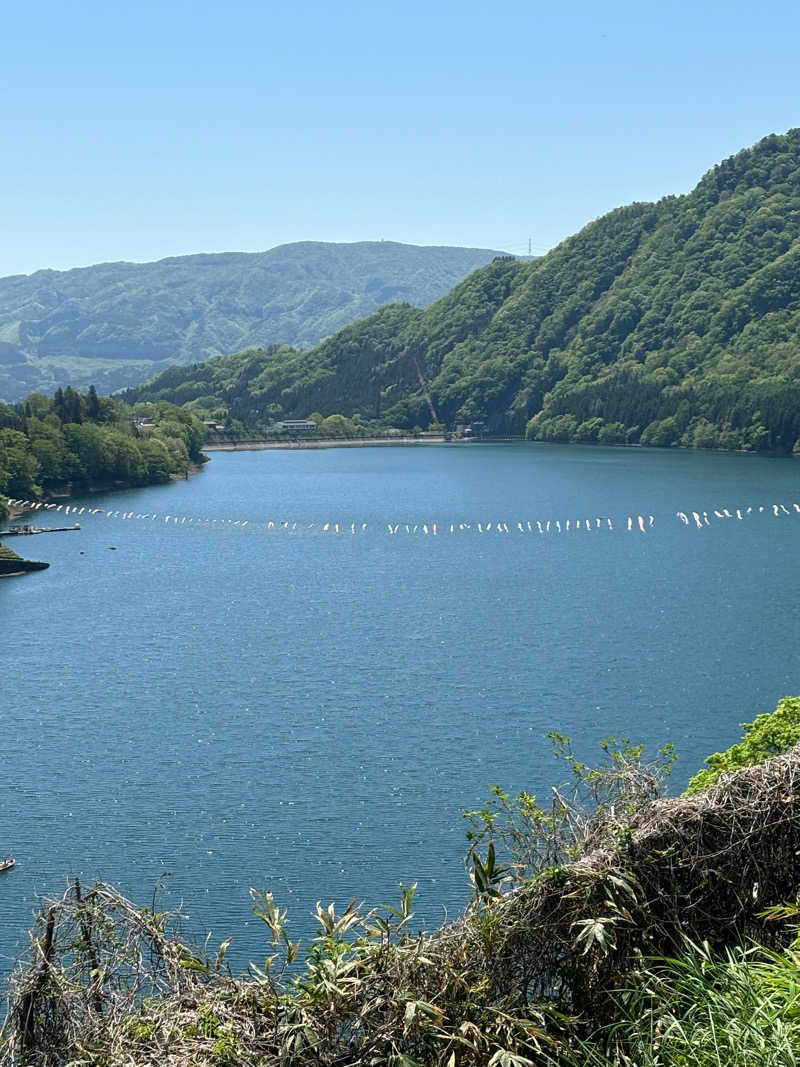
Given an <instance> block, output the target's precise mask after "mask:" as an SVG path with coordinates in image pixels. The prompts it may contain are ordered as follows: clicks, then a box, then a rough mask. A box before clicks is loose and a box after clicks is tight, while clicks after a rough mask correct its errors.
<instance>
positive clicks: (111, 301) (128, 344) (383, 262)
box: [0, 241, 497, 401]
mask: <svg viewBox="0 0 800 1067" xmlns="http://www.w3.org/2000/svg"><path fill="white" fill-rule="evenodd" d="M496 254H497V253H495V252H492V251H489V250H485V249H469V248H419V247H416V246H414V245H401V244H396V243H394V242H391V241H380V242H361V243H356V244H346V245H344V244H322V243H318V242H311V241H306V242H302V243H299V244H291V245H282V246H280V247H278V248H273V249H272V250H271V251H269V252H263V253H252V254H250V253H226V254H220V255H198V256H180V257H176V258H172V259H164V260H160V261H159V262H157V263H141V264H137V263H104V264H100V265H98V266H93V267H85V268H81V269H77V270H70V271H63V272H61V271H52V270H43V271H38V272H37V273H36V274H32V275H30V276H25V275H17V276H14V277H10V278H0V399H5V400H7V401H15V400H19V399H21V398H22V396H24V395H25V393H27V392H30V391H31V390H33V389H39V390H46V391H49V390H52V389H54V388H55V387H56V386H57V385H67V384H71V385H73V386H77V387H85V386H87V385H88V384H90V383H94V384H96V385H98V386H102V389H103V390H109V391H110V390H113V389H117V388H121V387H123V386H125V385H131V384H134V383H136V382H141V381H143V380H144V379H145V378H147V377H149V376H151V375H152V374H153V373H154V372H155V371H158V370H159V369H162V368H163V367H164V366H166V365H170V364H173V363H190V362H193V361H197V360H202V359H207V358H209V357H213V356H216V355H220V354H222V353H227V352H235V351H237V350H239V349H242V348H245V347H247V346H251V345H265V344H272V343H285V344H292V345H300V346H310V345H313V344H316V343H317V342H318V341H320V340H321V339H322V338H323V337H326V336H328V335H329V334H332V333H334V332H335V331H336V330H338V329H340V328H341V327H343V326H345V325H346V324H347V323H349V322H352V321H353V320H354V319H357V318H360V317H362V316H364V315H367V314H369V313H370V312H371V311H374V310H375V308H377V307H379V306H380V305H381V304H385V303H388V302H390V301H398V300H400V301H408V302H409V303H412V304H416V305H420V306H425V305H426V304H430V303H431V302H432V301H434V300H436V299H438V298H439V297H441V296H442V295H443V294H445V293H446V292H447V291H448V290H449V289H450V288H451V287H452V286H453V285H455V283H456V282H458V281H459V280H460V279H461V278H463V277H464V276H465V275H467V274H469V273H470V271H472V270H474V269H475V268H476V267H479V266H482V265H483V264H485V263H488V262H489V261H490V260H491V259H492V257H493V256H495V255H496Z"/></svg>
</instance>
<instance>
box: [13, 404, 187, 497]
mask: <svg viewBox="0 0 800 1067" xmlns="http://www.w3.org/2000/svg"><path fill="white" fill-rule="evenodd" d="M204 437H205V428H204V427H203V425H202V423H201V422H200V421H199V420H198V419H197V418H196V417H195V416H194V415H192V414H191V413H190V412H188V411H185V410H184V409H182V408H179V407H176V406H175V405H174V404H166V403H159V404H149V405H148V404H144V405H139V406H138V407H137V408H136V409H135V410H133V409H131V408H129V407H128V406H127V405H125V404H123V403H122V402H121V401H119V400H116V399H114V398H112V397H100V396H98V395H97V392H96V390H95V388H94V386H90V387H89V390H88V392H87V393H86V394H81V393H78V392H77V391H76V390H75V389H72V388H71V387H69V386H68V387H67V388H66V389H59V390H57V392H56V394H55V396H54V397H52V398H49V397H46V396H42V395H41V394H39V393H33V394H32V395H31V396H29V397H28V398H27V400H25V401H24V402H22V403H19V404H15V405H13V406H10V405H8V404H2V403H0V518H5V517H6V515H7V514H8V508H7V498H8V497H11V498H18V499H31V500H32V499H36V498H39V497H43V496H45V497H47V496H53V495H57V494H66V493H77V492H82V491H86V490H91V489H106V488H107V489H114V488H125V487H128V486H136V485H151V484H154V483H157V482H166V481H169V479H170V477H171V476H172V475H175V474H186V473H187V472H188V471H189V469H190V467H191V465H192V464H196V463H198V462H201V461H202V459H203V457H202V454H201V452H200V449H201V446H202V443H203V439H204Z"/></svg>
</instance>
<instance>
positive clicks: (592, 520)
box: [9, 499, 800, 537]
mask: <svg viewBox="0 0 800 1067" xmlns="http://www.w3.org/2000/svg"><path fill="white" fill-rule="evenodd" d="M9 503H10V504H11V505H12V506H13V507H16V508H21V509H23V510H24V511H42V512H44V511H56V512H61V513H62V514H64V515H69V516H71V517H72V518H75V517H77V516H79V515H80V516H87V517H88V516H92V517H103V518H105V519H118V520H122V521H126V522H130V521H133V522H151V523H152V522H157V523H160V524H161V525H169V526H176V525H177V526H184V525H186V526H194V527H198V528H205V529H217V530H219V529H248V530H260V531H265V532H267V533H270V534H278V533H293V534H299V533H305V534H308V533H314V534H326V535H329V534H333V535H337V534H338V535H345V534H348V535H351V536H352V535H356V534H363V533H367V532H381V533H385V534H387V535H389V536H392V537H396V536H401V537H405V536H418V535H421V536H423V537H427V536H431V537H439V536H448V537H449V536H451V535H455V534H525V535H529V534H535V535H537V536H542V537H545V536H552V535H554V534H555V535H558V534H567V533H582V534H586V533H597V532H606V533H607V532H614V531H624V532H628V533H639V534H646V533H648V532H649V531H650V530H652V529H653V527H654V526H655V524H656V519H655V516H654V515H646V516H645V515H627V516H625V517H624V518H623V519H621V520H620V521H618V522H615V520H613V519H612V518H610V517H609V516H607V515H595V516H589V517H586V516H584V517H582V518H572V519H534V520H529V519H527V520H525V521H519V520H517V521H512V522H505V521H495V520H490V521H488V522H417V523H408V522H385V523H377V522H372V523H366V522H353V521H349V522H348V521H344V522H336V521H328V522H297V521H295V522H292V521H290V520H287V519H280V520H278V519H268V520H266V521H264V520H258V521H254V520H252V519H226V518H198V517H195V516H188V515H172V514H169V515H167V514H163V513H158V512H141V511H124V510H122V509H120V508H117V509H111V508H90V507H86V506H85V505H84V506H83V507H74V506H72V505H70V504H54V503H45V502H44V501H41V500H16V499H12V500H9ZM761 515H766V516H768V517H772V518H784V517H787V516H789V517H797V516H800V504H795V503H791V504H789V505H786V504H758V505H750V506H748V507H738V508H732V509H731V508H727V507H726V508H709V509H707V510H703V511H692V510H687V511H676V512H675V513H674V515H673V516H672V517H671V518H672V519H676V520H677V521H678V522H679V523H681V524H682V525H683V526H686V527H689V528H691V529H698V530H703V529H705V528H706V527H709V526H712V525H714V524H715V523H719V522H728V521H733V522H743V521H744V520H745V519H749V518H751V517H757V516H761Z"/></svg>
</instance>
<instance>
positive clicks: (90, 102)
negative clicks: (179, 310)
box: [0, 0, 800, 275]
mask: <svg viewBox="0 0 800 1067" xmlns="http://www.w3.org/2000/svg"><path fill="white" fill-rule="evenodd" d="M0 25H2V30H1V31H0V32H1V33H2V39H3V47H2V62H1V63H0V90H1V91H2V105H0V144H2V155H1V156H0V228H1V229H0V275H6V274H15V273H28V272H30V271H33V270H36V269H38V268H40V267H55V268H59V269H63V268H67V267H72V266H82V265H86V264H89V263H97V262H102V261H105V260H120V259H126V260H140V261H143V260H150V259H158V258H161V257H163V256H168V255H179V254H184V253H190V252H201V251H206V252H210V251H233V250H236V251H240V250H241V251H248V250H249V251H256V250H264V249H267V248H271V247H273V246H274V245H277V244H283V243H285V242H289V241H300V240H322V241H359V240H378V239H380V238H385V239H387V240H394V241H403V242H408V243H412V244H451V245H469V246H479V247H487V248H500V249H504V250H508V251H511V252H517V253H522V252H525V251H527V244H528V239H529V238H530V239H531V241H532V247H533V250H534V252H543V251H546V250H547V249H548V248H550V247H552V246H553V245H554V244H556V243H557V242H558V241H559V240H561V239H562V238H564V237H566V236H568V235H569V234H570V233H573V232H575V231H576V230H578V229H580V227H581V226H583V225H584V224H585V223H586V222H589V221H590V220H591V219H593V218H596V217H597V216H598V215H601V214H603V213H604V212H606V211H608V210H610V209H611V208H613V207H617V206H619V205H620V204H625V203H629V202H630V201H632V200H652V199H657V198H658V197H660V196H662V195H664V194H667V193H681V192H686V191H688V190H689V189H690V188H692V186H693V185H694V184H695V183H696V182H697V180H698V179H699V178H700V176H701V175H702V174H703V173H704V172H705V171H706V170H707V169H708V168H709V167H711V166H713V164H714V163H716V162H718V161H720V160H721V159H723V158H725V157H726V156H729V155H731V154H733V153H734V152H736V151H738V150H739V149H740V148H743V147H745V146H747V145H750V144H752V143H754V142H755V141H757V140H758V139H760V138H761V137H763V136H765V135H766V134H768V133H782V132H785V131H786V130H787V129H789V128H790V127H792V126H799V125H800V57H799V56H798V42H799V41H800V5H798V4H797V2H796V0H794V2H792V0H762V2H761V3H753V2H752V0H748V2H747V3H742V2H739V0H734V2H726V3H725V2H720V0H691V2H689V0H674V2H670V0H660V2H658V3H653V2H651V3H635V2H631V0H608V2H605V3H604V2H603V0H572V2H570V0H566V2H563V3H554V2H552V0H549V2H547V3H543V2H540V0H495V3H494V4H493V5H492V4H489V3H485V2H483V3H480V4H479V3H476V2H475V0H460V2H459V3H455V2H450V0H404V2H402V3H390V4H387V3H381V2H380V0H377V2H375V0H372V2H369V3H366V2H363V3H353V2H349V0H337V2H335V3H334V2H333V0H329V2H328V3H321V2H320V0H306V2H305V3H287V2H286V0H281V2H279V3H275V2H272V0H260V2H254V0H224V2H223V0H196V2H194V3H188V2H186V0H135V2H133V0H131V2H126V3H125V4H120V3H119V2H118V0H102V2H99V0H40V2H38V3H31V4H28V5H22V4H13V5H12V4H11V3H8V2H7V3H6V4H4V5H3V16H2V20H1V22H0Z"/></svg>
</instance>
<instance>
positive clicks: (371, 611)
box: [0, 443, 800, 973]
mask: <svg viewBox="0 0 800 1067" xmlns="http://www.w3.org/2000/svg"><path fill="white" fill-rule="evenodd" d="M799 475H800V465H798V463H797V462H796V461H793V460H790V459H776V458H766V457H754V456H744V455H720V454H711V453H705V454H704V453H689V452H672V451H649V450H638V449H612V448H590V447H586V448H581V447H576V446H570V447H560V446H546V445H522V444H519V445H481V444H478V443H473V444H470V445H469V446H425V447H407V448H399V447H398V448H381V449H352V450H349V449H348V450H346V449H333V450H328V451H264V452H242V453H234V454H227V453H215V454H214V456H213V459H212V461H211V462H210V463H209V464H208V465H207V467H206V469H205V470H204V472H203V473H202V474H200V475H198V476H196V477H193V478H191V479H190V480H189V481H186V482H179V483H175V484H172V485H169V486H162V487H157V488H149V489H142V490H135V491H129V492H124V493H115V494H104V495H101V496H93V497H91V498H85V499H83V500H81V501H78V502H77V503H78V504H84V505H86V506H87V507H88V506H91V507H100V508H103V509H107V510H109V509H119V510H121V511H131V510H132V511H134V512H136V513H154V512H155V513H158V515H159V516H160V517H159V519H158V520H157V521H151V520H137V519H132V520H123V519H122V518H107V517H105V516H88V515H85V516H83V517H82V518H81V524H82V529H81V530H80V532H78V533H69V534H57V535H55V534H54V535H52V536H47V537H37V538H30V539H25V541H24V542H22V545H23V551H24V552H25V553H26V554H27V555H29V556H32V557H33V558H42V559H47V560H49V561H50V563H51V567H50V569H49V570H47V571H45V572H42V573H39V574H33V575H29V576H27V577H25V578H19V579H11V580H8V581H4V582H0V620H2V645H1V646H0V648H1V651H0V664H1V665H2V679H3V682H2V707H1V708H0V726H1V728H2V753H3V774H2V777H0V856H2V855H6V854H11V853H13V854H14V855H15V856H16V858H17V861H18V865H17V868H16V869H15V870H14V871H12V872H10V873H8V874H5V875H0V904H2V906H1V907H0V973H1V972H2V971H3V970H6V969H7V968H8V966H9V962H10V959H11V958H12V957H13V956H14V955H16V954H17V953H18V951H19V950H20V948H21V947H22V945H23V943H24V936H25V931H26V930H27V928H28V926H29V925H30V918H31V914H32V910H33V908H34V907H35V904H36V900H37V897H38V896H41V895H43V894H48V893H52V892H60V891H61V890H62V889H63V888H64V887H65V885H66V882H67V880H68V878H69V877H71V876H75V875H79V876H80V877H81V878H82V879H84V880H87V881H88V880H90V879H93V878H95V877H100V878H103V879H105V880H107V881H111V882H114V883H115V884H117V885H119V886H120V887H121V888H122V889H123V890H124V891H125V892H128V893H130V894H131V895H132V896H133V897H134V898H135V899H136V900H137V901H139V902H141V903H143V904H144V903H147V902H149V901H150V899H151V897H152V893H153V887H154V885H155V884H156V883H157V882H158V881H159V879H161V878H164V879H165V883H164V884H165V885H166V887H167V889H166V896H165V897H164V898H163V899H164V902H165V903H166V904H175V903H178V902H183V904H184V907H185V909H186V911H187V913H188V915H189V916H190V918H189V919H188V920H187V924H186V925H187V926H188V928H189V930H190V931H191V932H192V933H193V934H194V935H195V936H196V937H197V938H198V939H199V940H202V939H203V937H204V936H205V934H206V932H207V931H209V930H211V931H212V932H213V933H212V938H213V940H214V941H215V942H216V941H218V940H221V939H222V938H223V937H226V936H228V935H230V934H232V935H233V936H234V942H233V946H232V948H231V953H230V958H231V959H232V961H233V963H234V965H235V966H241V967H243V966H245V965H246V964H247V962H248V960H255V961H256V962H261V961H263V956H264V953H265V951H266V945H265V940H264V938H263V935H262V932H261V928H260V924H259V922H258V921H257V920H255V919H253V917H252V916H251V914H250V910H249V907H250V904H249V897H248V888H249V887H250V886H258V887H263V888H272V889H274V891H275V894H276V897H277V899H278V901H279V903H281V904H284V905H287V906H288V907H289V909H290V917H291V919H292V921H293V928H294V931H295V932H296V933H297V934H302V935H307V934H308V933H309V932H310V931H311V928H312V926H311V922H310V919H309V914H310V912H311V910H312V909H313V906H314V903H315V901H317V900H318V899H321V900H323V901H325V902H328V901H330V900H336V901H337V902H339V903H341V904H344V903H346V902H347V901H349V899H350V898H351V897H353V896H357V897H359V898H361V899H364V900H366V901H367V902H368V903H370V904H376V903H380V902H392V903H394V902H396V901H397V899H398V895H399V890H398V884H399V883H400V882H401V881H402V882H405V883H409V882H411V881H418V882H419V891H418V897H417V902H416V903H417V909H416V912H417V917H418V920H419V924H420V925H432V924H434V923H438V922H439V921H440V920H441V918H442V917H443V916H444V915H445V913H447V914H450V915H454V914H455V913H457V912H458V911H459V910H460V908H461V907H462V906H463V904H464V903H465V901H466V897H467V880H466V877H465V874H464V870H463V864H462V855H463V852H464V847H465V841H464V826H463V820H462V818H461V815H460V812H461V810H462V809H463V808H465V807H470V806H476V805H477V804H478V803H480V801H481V800H482V799H483V797H484V796H485V794H486V791H487V788H488V785H489V783H493V782H499V783H502V784H504V785H506V786H508V787H509V788H510V789H514V790H516V789H519V788H523V787H525V788H529V789H531V790H532V791H534V792H538V793H539V794H540V795H542V796H547V795H548V793H549V786H550V784H552V783H554V782H558V781H560V780H561V779H563V772H562V771H561V770H560V769H559V768H558V767H557V766H556V765H555V764H554V762H553V760H552V758H551V757H550V755H549V743H548V742H547V740H546V738H545V734H546V732H547V731H548V730H552V729H557V730H559V731H561V732H564V733H568V734H571V735H572V736H573V738H574V739H575V741H576V748H577V750H578V752H579V754H581V755H591V753H592V748H593V746H594V745H595V742H596V741H597V740H598V739H599V738H601V737H603V736H605V735H607V734H609V733H615V734H617V735H630V736H631V737H633V738H634V739H636V740H644V741H646V742H648V743H649V744H650V745H651V746H655V747H657V746H658V745H660V744H661V743H663V742H664V741H666V740H671V741H673V742H674V743H675V745H676V747H677V749H678V751H679V753H680V755H681V757H682V759H681V763H680V764H679V767H678V770H677V771H676V774H675V779H676V781H675V785H676V787H677V788H681V787H682V786H683V785H684V784H685V781H686V779H687V778H688V776H689V774H690V773H692V772H693V771H694V770H695V769H696V768H697V766H698V765H699V764H700V763H701V762H702V760H703V758H704V757H705V756H706V755H707V754H708V753H709V752H712V751H714V750H717V749H719V748H722V747H726V746H727V745H729V744H731V743H732V742H733V741H734V740H736V739H737V738H738V736H739V729H738V724H739V723H740V722H741V721H743V720H747V719H751V718H752V717H753V716H755V715H756V714H758V713H759V712H761V711H768V710H772V708H774V706H775V704H776V703H777V701H778V700H779V699H780V698H781V697H782V696H784V695H786V694H787V693H797V692H800V674H799V672H798V667H799V666H800V663H799V662H798V660H799V656H798V649H800V642H799V641H798V637H800V627H799V626H798V615H797V581H796V579H797V548H798V543H800V541H799V537H800V514H798V513H797V512H796V511H795V510H794V509H793V507H792V503H793V502H794V501H798V502H800V478H799V477H798V476H799ZM777 502H783V503H784V504H785V505H786V506H787V508H789V510H790V514H789V515H785V514H783V513H782V512H781V514H780V517H775V516H774V515H773V513H772V507H771V505H772V504H773V503H777ZM759 505H766V506H767V508H768V510H767V511H765V512H764V513H758V511H757V510H756V512H754V513H752V514H751V515H749V516H747V517H746V519H745V520H744V521H741V522H739V521H737V520H736V519H731V520H724V521H720V520H716V519H714V520H713V521H712V525H710V526H708V527H704V528H703V529H702V530H701V529H697V528H696V527H695V525H694V523H693V522H692V524H691V525H690V526H685V525H684V524H683V523H682V522H681V521H680V520H678V519H677V518H676V514H675V513H676V511H678V510H682V511H684V512H687V514H688V513H689V512H690V511H691V510H692V509H694V510H698V511H701V512H702V511H703V510H706V511H711V510H712V509H714V508H719V509H721V508H723V507H727V508H729V509H730V510H731V511H733V509H735V508H736V507H741V508H745V507H747V506H753V507H755V508H756V509H757V508H758V506H759ZM638 514H642V515H643V516H645V517H648V516H649V515H653V516H654V520H655V522H654V525H653V526H652V527H649V528H648V529H647V532H646V533H645V534H641V533H639V532H636V531H634V532H630V533H629V532H627V530H626V528H625V527H626V521H625V520H626V518H627V516H628V515H633V516H636V515H638ZM164 515H170V516H178V517H179V518H183V517H184V516H189V517H192V518H214V517H216V518H218V519H224V518H228V519H235V520H245V519H247V520H248V525H247V526H244V527H242V526H232V525H231V524H227V523H226V524H220V523H218V524H217V525H215V526H209V525H195V524H194V523H189V522H188V520H187V522H186V523H179V524H175V523H174V522H169V523H165V522H164V521H163V516H164ZM606 516H610V517H612V519H613V521H614V530H613V531H610V530H608V527H607V524H605V523H604V524H603V527H602V528H601V529H598V528H597V527H596V524H595V525H594V526H593V528H592V530H591V531H587V530H586V529H585V528H584V523H583V520H585V519H586V518H589V517H591V518H592V519H593V520H594V519H595V517H603V518H605V517H606ZM567 518H569V519H571V521H572V528H571V530H570V532H569V533H562V534H560V535H558V534H556V533H555V532H551V534H550V535H549V536H540V535H538V533H533V534H530V533H527V532H525V533H520V532H519V531H518V530H517V528H516V523H517V522H518V521H521V522H522V523H523V526H524V527H525V524H526V523H527V522H528V521H531V522H532V523H534V529H535V521H536V520H537V519H538V520H541V521H545V520H548V519H549V520H551V521H553V522H554V520H556V519H559V520H560V521H561V522H562V523H563V522H564V521H565V520H566V519H567ZM577 518H580V519H581V520H582V523H581V529H580V530H575V529H574V521H575V519H577ZM267 520H272V521H274V522H277V523H279V522H282V521H289V522H290V523H295V522H296V523H297V527H296V529H295V530H294V531H292V530H291V529H290V530H289V531H282V532H278V533H268V532H266V530H265V529H264V527H263V525H260V526H259V525H256V524H263V523H265V522H266V521H267ZM497 521H504V522H507V523H508V524H509V530H510V532H509V533H508V534H505V533H501V534H498V533H496V532H495V531H494V529H493V530H492V532H491V533H489V534H486V533H484V534H481V535H479V534H478V533H477V532H476V530H475V529H474V524H476V523H477V522H481V523H483V524H485V523H487V522H492V523H495V522H497ZM325 522H329V523H335V522H338V523H340V524H341V525H342V528H344V529H346V530H347V531H348V532H347V533H340V534H339V535H335V534H333V533H331V532H330V530H329V532H328V533H327V534H322V533H321V532H320V527H321V525H322V524H323V523H325ZM353 522H355V523H356V524H357V525H358V527H359V531H360V524H361V523H366V524H367V529H366V531H364V532H359V533H358V534H356V535H355V536H353V535H351V534H350V533H349V530H350V524H351V523H353ZM387 522H392V523H400V524H405V523H409V524H410V525H411V526H412V528H413V525H414V524H417V525H418V526H419V527H420V529H418V531H417V533H416V534H409V535H406V534H405V531H404V527H403V526H402V525H401V531H400V532H399V533H398V534H397V535H396V536H390V535H389V533H388V531H387V528H386V524H387ZM434 522H436V523H437V527H438V536H436V537H433V536H432V534H429V535H427V536H425V535H424V534H423V533H422V531H421V525H422V524H423V523H425V524H429V528H430V526H431V524H432V523H434ZM451 522H453V523H456V524H458V523H462V522H463V523H471V524H473V529H472V530H471V531H469V532H466V531H465V532H462V533H458V534H455V535H450V534H448V533H447V530H448V529H449V524H450V523H451ZM41 523H42V524H43V525H44V524H46V523H49V524H52V525H61V522H59V521H58V517H56V516H55V515H54V513H50V514H47V515H46V516H43V517H42V518H41ZM310 523H314V524H315V525H314V527H313V529H311V530H308V529H307V527H308V525H309V524H310ZM9 543H10V544H11V543H12V542H9ZM19 545H20V542H16V543H14V547H17V548H19ZM111 546H114V548H113V550H112V547H111Z"/></svg>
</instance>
